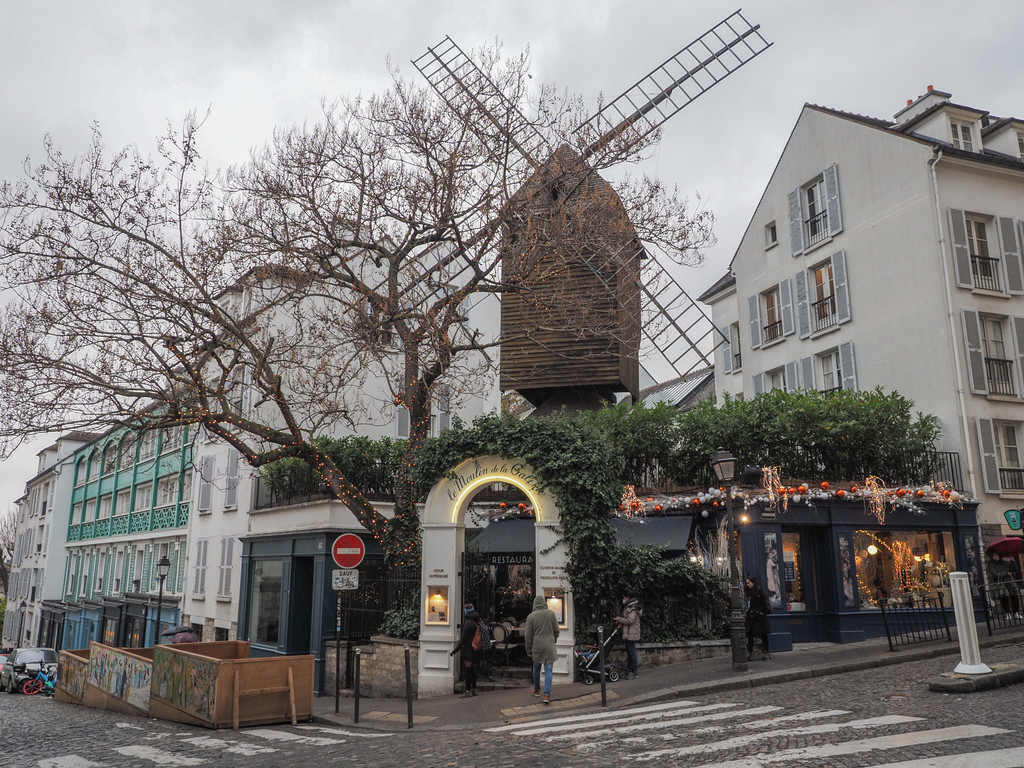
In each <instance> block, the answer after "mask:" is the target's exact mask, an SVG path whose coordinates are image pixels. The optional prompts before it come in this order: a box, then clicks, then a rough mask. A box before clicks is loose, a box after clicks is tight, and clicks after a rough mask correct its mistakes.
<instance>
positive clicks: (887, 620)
mask: <svg viewBox="0 0 1024 768" xmlns="http://www.w3.org/2000/svg"><path fill="white" fill-rule="evenodd" d="M879 606H880V607H881V609H882V622H883V623H884V624H885V636H886V637H887V638H888V639H889V650H890V651H895V650H896V648H897V647H898V646H901V645H913V644H914V643H927V642H930V641H932V640H941V639H942V638H943V636H945V638H946V640H947V641H949V642H953V636H952V635H951V634H950V632H949V617H948V616H947V615H946V611H945V608H944V607H943V603H942V595H941V594H939V595H938V596H937V597H920V598H917V599H916V600H915V601H914V602H913V603H902V602H900V603H897V602H894V601H892V600H882V601H880V602H879Z"/></svg>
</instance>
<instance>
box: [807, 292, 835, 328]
mask: <svg viewBox="0 0 1024 768" xmlns="http://www.w3.org/2000/svg"><path fill="white" fill-rule="evenodd" d="M811 308H812V309H813V310H814V311H813V315H814V330H815V331H823V330H825V329H826V328H831V327H832V326H833V325H835V324H836V297H835V296H826V297H825V298H824V299H821V300H819V301H816V302H814V303H813V304H811Z"/></svg>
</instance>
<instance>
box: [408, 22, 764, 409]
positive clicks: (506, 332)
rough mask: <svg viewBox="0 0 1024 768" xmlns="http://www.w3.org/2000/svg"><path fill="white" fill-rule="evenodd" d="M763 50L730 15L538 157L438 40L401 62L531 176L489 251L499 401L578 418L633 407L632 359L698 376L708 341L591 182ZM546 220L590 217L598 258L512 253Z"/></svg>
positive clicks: (659, 267) (483, 86)
mask: <svg viewBox="0 0 1024 768" xmlns="http://www.w3.org/2000/svg"><path fill="white" fill-rule="evenodd" d="M771 45H772V44H771V43H769V42H768V41H766V40H765V39H764V37H763V36H762V35H761V33H760V27H759V26H755V25H751V24H750V23H749V22H748V21H747V20H746V19H745V18H744V17H743V16H742V14H741V13H740V11H736V12H735V13H733V14H731V15H730V16H728V17H726V18H725V19H724V20H723V21H721V22H719V23H718V24H716V25H715V26H713V27H712V28H711V29H709V30H708V31H707V32H705V33H704V34H702V35H700V36H699V37H698V38H696V39H695V40H694V41H693V42H691V43H690V44H689V45H687V46H685V47H684V48H682V49H681V50H680V51H679V52H678V53H676V54H675V55H673V56H670V57H669V58H668V59H666V60H665V61H664V62H663V63H662V64H660V65H659V66H657V67H655V68H654V69H653V70H652V71H651V72H649V73H648V74H647V75H645V76H644V77H642V78H641V79H640V80H638V81H637V82H636V83H634V84H633V85H632V86H631V87H629V88H628V89H626V91H624V92H623V93H622V94H620V95H619V96H618V97H616V98H615V99H613V100H612V101H610V102H609V103H607V104H606V105H604V106H603V107H602V108H601V109H600V110H599V111H598V112H597V113H596V114H595V115H593V116H592V117H591V118H590V119H588V120H586V121H585V122H583V123H582V124H581V125H579V126H578V127H577V128H576V131H577V139H578V141H577V145H578V146H582V147H583V149H582V151H576V150H572V149H570V148H569V147H567V146H561V147H557V148H554V147H551V146H550V145H549V144H548V142H547V141H546V139H545V138H544V136H543V135H542V133H541V132H540V131H539V130H538V128H537V126H536V125H535V124H534V123H532V122H531V121H530V120H529V119H528V118H526V117H525V116H524V115H523V114H522V113H521V112H519V111H518V110H517V109H516V107H515V106H514V105H513V104H512V103H511V102H510V99H509V97H508V96H507V95H506V94H505V93H504V92H503V91H502V90H501V89H500V88H498V87H497V86H496V85H495V84H494V83H493V82H492V81H491V80H490V79H489V78H488V76H487V75H486V74H485V73H484V72H483V71H482V70H481V69H480V68H479V67H478V66H477V65H476V64H475V63H474V62H473V61H472V59H470V57H469V56H467V55H466V54H465V52H464V51H463V50H462V49H461V48H460V47H459V46H458V45H457V44H456V43H455V42H454V41H453V40H452V39H451V38H450V37H446V38H445V39H444V40H443V41H441V42H440V43H439V44H438V45H436V46H433V47H431V48H428V50H427V52H426V53H424V54H423V55H422V56H420V57H419V58H418V59H416V60H414V61H413V64H414V66H415V67H416V68H417V69H418V70H419V71H420V73H421V74H422V75H423V77H424V78H425V79H426V80H427V82H428V83H429V84H430V86H431V87H432V88H433V89H434V90H435V91H436V92H437V93H438V95H439V96H440V97H441V98H442V99H443V100H444V101H445V103H446V104H447V105H448V106H449V107H450V108H451V109H452V110H454V111H455V113H456V114H458V115H459V116H460V117H461V118H462V119H463V120H464V121H465V122H466V124H467V125H468V126H469V127H470V128H473V129H474V130H478V131H479V134H480V135H481V136H483V135H484V134H485V133H489V135H494V131H497V134H498V135H499V136H500V137H501V138H502V140H503V141H506V142H508V144H509V145H511V146H512V147H513V148H514V150H515V152H516V155H517V158H518V162H520V163H524V164H528V166H529V170H531V171H532V177H531V178H530V180H529V181H528V182H527V183H526V185H524V187H523V189H521V190H520V192H519V193H518V194H517V195H516V200H514V201H513V204H514V205H515V206H517V210H516V212H515V215H514V216H512V217H511V219H510V221H511V222H512V223H511V224H508V223H506V225H505V228H506V232H505V236H504V238H503V246H502V247H503V253H502V264H503V267H502V268H503V281H505V283H506V284H507V285H509V286H510V290H509V291H507V292H505V293H503V295H502V344H501V389H502V390H503V391H507V390H510V389H514V390H516V391H517V392H519V393H520V394H521V395H522V396H523V397H525V398H526V399H527V400H528V401H530V402H531V403H532V404H533V405H534V406H537V407H538V408H539V409H542V410H554V409H557V408H558V407H560V406H561V405H565V404H569V405H573V406H582V407H592V406H594V405H596V403H597V402H599V401H600V400H606V399H610V398H611V396H612V395H613V394H614V393H615V392H623V391H627V392H629V393H630V394H631V395H632V396H633V398H634V399H636V397H637V396H638V391H639V359H640V357H641V356H643V358H644V360H645V361H649V362H651V363H653V364H660V365H661V366H662V367H664V366H665V365H667V366H668V368H669V369H670V370H671V371H672V372H674V373H675V375H676V376H680V377H681V376H685V375H686V374H688V373H691V372H693V371H694V370H697V369H699V368H704V367H708V366H711V365H712V360H713V358H712V354H713V352H714V349H715V347H717V346H718V345H719V344H720V343H721V342H722V341H723V336H722V334H721V332H720V331H718V330H717V329H716V328H715V327H714V325H713V323H712V322H711V320H710V318H709V317H708V316H707V314H706V313H705V312H704V310H703V309H702V308H701V307H699V306H698V305H697V304H696V302H694V300H693V299H692V298H691V297H690V295H689V294H688V293H687V291H686V290H685V289H684V288H683V286H682V285H680V284H679V282H678V281H677V280H676V279H675V278H674V277H673V276H672V273H671V272H670V271H669V270H668V269H666V266H665V261H666V259H667V257H666V256H664V255H659V254H658V253H657V252H654V251H651V250H649V249H646V248H645V247H644V246H643V245H642V244H641V243H640V241H639V239H638V237H637V236H636V233H635V231H634V230H633V227H632V224H631V223H630V222H629V221H628V217H625V213H624V210H623V208H622V205H621V202H620V201H619V200H618V196H617V195H616V193H615V192H614V190H613V189H612V187H611V185H610V184H608V183H607V182H606V181H605V180H604V179H603V178H601V176H600V175H598V174H597V173H595V171H594V168H595V167H597V166H603V167H607V166H609V165H611V164H614V162H615V161H616V159H617V158H618V156H619V155H620V154H622V153H624V152H627V151H628V148H629V147H630V146H631V145H634V144H635V142H637V141H639V140H642V139H643V138H644V137H647V136H648V135H649V134H650V133H651V132H653V131H655V130H657V129H658V128H659V127H660V126H661V125H662V124H663V123H664V122H665V121H667V120H668V119H669V118H670V117H672V116H673V115H675V114H676V113H677V112H679V111H680V110H682V109H683V108H684V107H686V106H687V105H688V104H690V102H692V101H693V100H694V99H696V98H697V97H698V96H700V95H702V94H703V93H706V92H707V91H708V90H710V89H711V88H712V87H714V86H715V85H716V84H718V83H719V82H720V81H721V80H723V79H724V78H726V77H727V76H729V75H730V74H732V73H733V72H735V71H736V70H737V69H739V68H740V67H741V66H743V65H744V64H746V63H747V62H749V61H750V60H752V59H753V58H755V57H756V56H758V55H759V54H761V53H763V52H764V51H765V50H767V49H768V48H769V47H770V46H771ZM480 126H486V130H483V129H481V128H480ZM556 208H557V210H558V211H559V212H560V218H559V220H560V221H561V222H562V228H563V229H564V230H565V231H566V232H570V231H571V232H576V231H580V230H583V229H586V228H588V227H591V226H592V225H594V224H595V221H594V220H593V218H592V216H591V214H593V212H595V211H602V212H603V214H604V219H603V220H602V225H603V226H604V227H605V229H604V230H602V236H601V246H600V247H598V248H586V249H583V250H580V251H578V252H573V253H571V254H570V253H567V252H563V251H560V249H559V248H558V247H557V245H552V247H551V248H549V249H544V250H543V252H541V253H536V252H533V253H531V254H529V255H528V256H527V255H524V254H521V253H518V252H517V250H516V246H515V241H516V235H517V232H516V228H517V227H524V228H525V227H529V226H530V225H531V222H533V221H537V220H540V219H544V220H545V221H546V222H550V221H551V220H552V218H554V217H553V215H552V211H553V210H555V209H556ZM608 211H612V213H611V215H610V216H609V215H608ZM516 222H518V224H517V223H516ZM546 226H547V225H546ZM526 258H529V259H531V263H530V264H529V267H530V269H531V270H533V272H534V274H537V273H539V274H541V275H543V278H542V279H541V280H540V281H539V283H538V286H536V289H535V290H534V291H532V292H531V294H530V295H529V296H527V295H524V294H522V293H520V292H517V291H515V290H511V288H512V287H513V286H514V284H515V281H516V279H517V273H518V271H520V270H522V269H524V266H523V262H524V259H526ZM570 297H571V299H572V300H571V301H570V300H569V299H570Z"/></svg>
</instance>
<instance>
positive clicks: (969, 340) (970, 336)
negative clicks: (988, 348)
mask: <svg viewBox="0 0 1024 768" xmlns="http://www.w3.org/2000/svg"><path fill="white" fill-rule="evenodd" d="M960 320H961V322H962V323H963V327H964V347H965V349H966V350H967V375H968V377H969V379H970V383H971V392H973V393H974V394H976V395H987V394H988V378H987V377H986V375H985V353H984V351H983V350H982V348H981V321H980V320H979V319H978V313H977V312H976V311H975V310H973V309H961V310H960Z"/></svg>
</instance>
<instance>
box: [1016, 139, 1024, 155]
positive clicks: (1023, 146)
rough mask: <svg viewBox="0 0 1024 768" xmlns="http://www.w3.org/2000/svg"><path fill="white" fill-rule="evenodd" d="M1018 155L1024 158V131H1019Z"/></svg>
mask: <svg viewBox="0 0 1024 768" xmlns="http://www.w3.org/2000/svg"><path fill="white" fill-rule="evenodd" d="M1017 156H1018V157H1020V159H1021V160H1024V133H1020V132H1018V133H1017Z"/></svg>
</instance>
